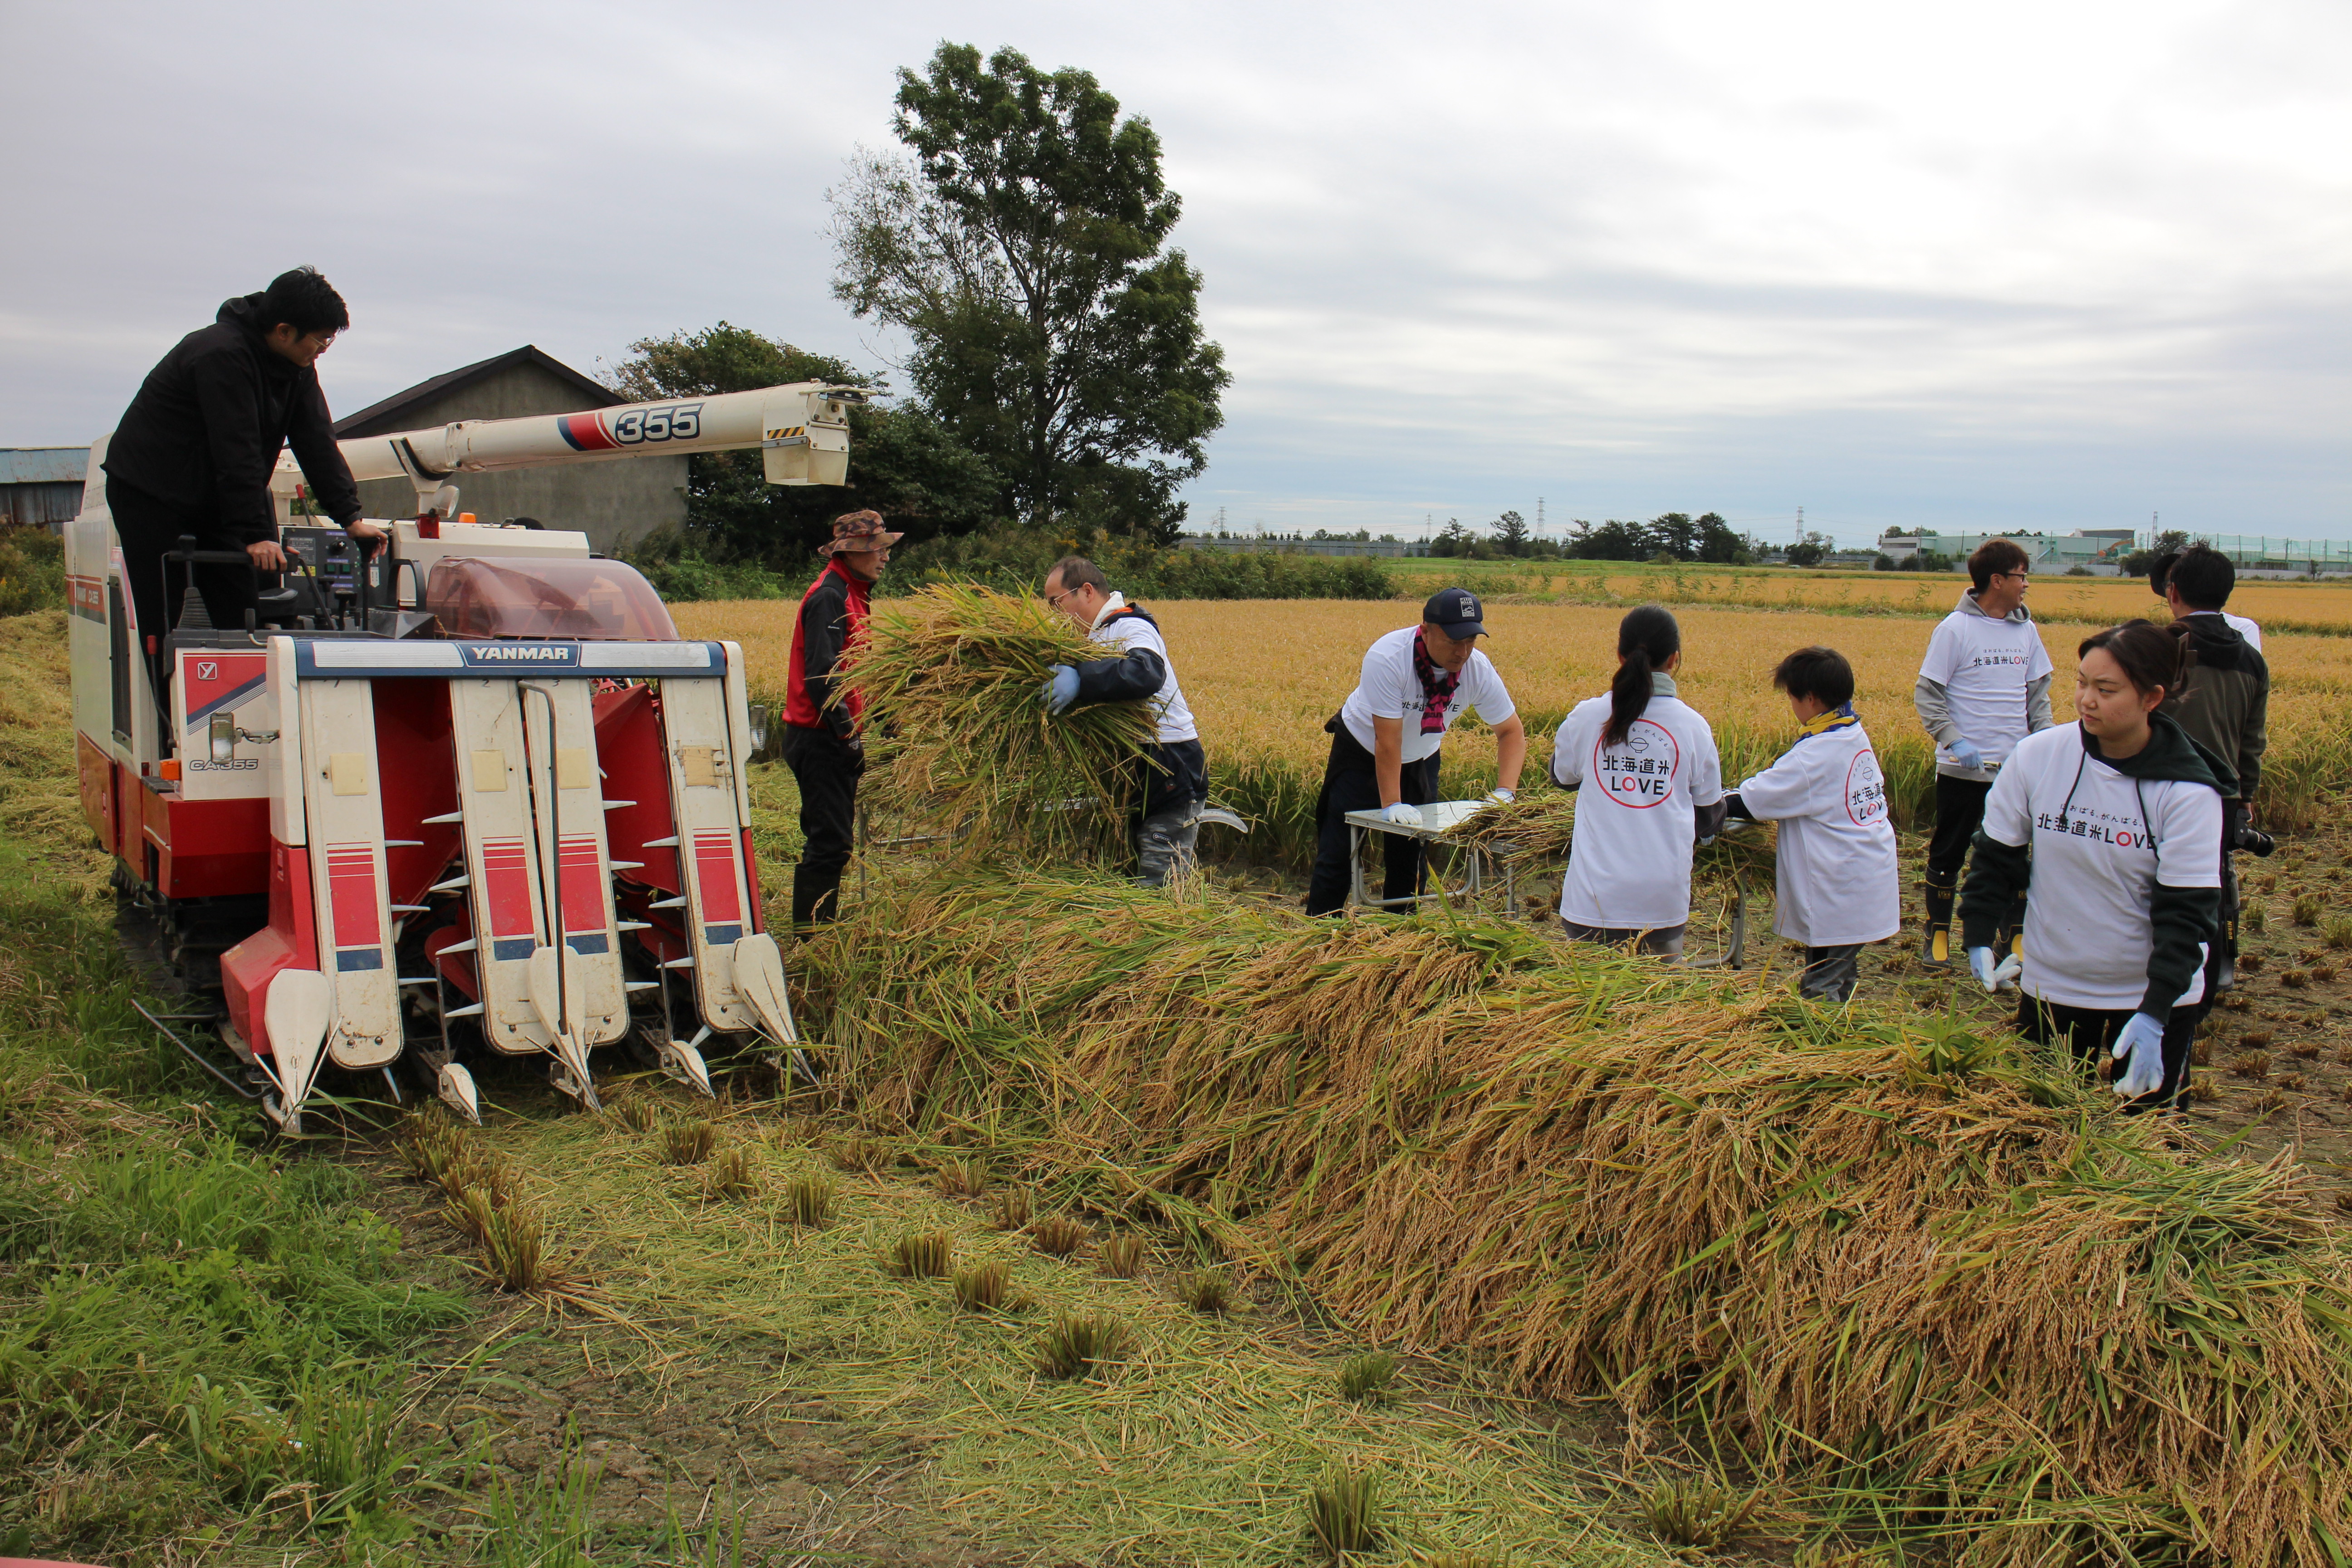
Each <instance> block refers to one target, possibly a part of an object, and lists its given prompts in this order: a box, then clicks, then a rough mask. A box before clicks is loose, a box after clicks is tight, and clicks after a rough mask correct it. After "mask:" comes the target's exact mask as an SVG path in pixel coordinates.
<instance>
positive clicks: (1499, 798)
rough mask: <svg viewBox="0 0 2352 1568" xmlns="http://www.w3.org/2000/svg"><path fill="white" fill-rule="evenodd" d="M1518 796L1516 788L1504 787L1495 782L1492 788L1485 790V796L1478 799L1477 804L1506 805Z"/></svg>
mask: <svg viewBox="0 0 2352 1568" xmlns="http://www.w3.org/2000/svg"><path fill="white" fill-rule="evenodd" d="M1518 798H1519V792H1518V791H1517V790H1515V789H1505V788H1503V787H1502V785H1500V784H1497V785H1496V786H1495V787H1494V788H1493V789H1490V790H1488V791H1487V792H1486V799H1484V800H1482V801H1480V802H1479V803H1478V804H1479V805H1510V804H1511V802H1513V801H1515V800H1517V799H1518Z"/></svg>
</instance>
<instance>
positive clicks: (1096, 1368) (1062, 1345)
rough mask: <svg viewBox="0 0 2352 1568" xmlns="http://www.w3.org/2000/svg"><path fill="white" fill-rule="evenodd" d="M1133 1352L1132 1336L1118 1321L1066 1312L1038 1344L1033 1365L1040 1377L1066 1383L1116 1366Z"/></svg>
mask: <svg viewBox="0 0 2352 1568" xmlns="http://www.w3.org/2000/svg"><path fill="white" fill-rule="evenodd" d="M1134 1353H1135V1335H1134V1334H1133V1333H1132V1332H1131V1331H1129V1329H1128V1327H1127V1325H1126V1324H1125V1323H1122V1322H1120V1321H1118V1319H1117V1318H1113V1317H1109V1316H1107V1315H1105V1314H1103V1313H1099V1312H1078V1313H1075V1314H1073V1313H1065V1314H1063V1315H1062V1316H1060V1317H1058V1318H1056V1319H1055V1320H1054V1325H1053V1327H1051V1328H1049V1329H1047V1330H1046V1331H1045V1337H1044V1339H1043V1340H1041V1341H1040V1342H1039V1343H1038V1346H1037V1361H1036V1366H1037V1371H1038V1373H1039V1374H1040V1375H1041V1376H1045V1377H1050V1378H1055V1379H1057V1380H1060V1381H1065V1382H1066V1381H1068V1380H1069V1379H1071V1378H1076V1377H1084V1376H1086V1375H1087V1374H1088V1373H1096V1372H1100V1371H1102V1370H1103V1369H1104V1368H1106V1367H1110V1366H1115V1365H1117V1364H1118V1363H1120V1362H1123V1361H1125V1360H1127V1359H1128V1358H1129V1356H1131V1355H1133V1354H1134Z"/></svg>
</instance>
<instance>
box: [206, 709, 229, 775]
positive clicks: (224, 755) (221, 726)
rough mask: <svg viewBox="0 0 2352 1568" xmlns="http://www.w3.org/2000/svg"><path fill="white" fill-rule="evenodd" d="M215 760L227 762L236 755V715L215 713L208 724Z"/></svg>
mask: <svg viewBox="0 0 2352 1568" xmlns="http://www.w3.org/2000/svg"><path fill="white" fill-rule="evenodd" d="M208 731H209V733H208V736H207V739H208V740H209V741H210V742H211V744H212V754H213V761H215V762H216V763H226V762H227V761H229V760H230V759H231V758H233V757H235V756H236V715H235V714H233V713H215V714H214V715H213V720H212V723H211V724H210V725H209V726H208Z"/></svg>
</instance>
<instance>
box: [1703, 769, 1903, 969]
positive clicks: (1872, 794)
mask: <svg viewBox="0 0 2352 1568" xmlns="http://www.w3.org/2000/svg"><path fill="white" fill-rule="evenodd" d="M1738 794H1739V803H1740V804H1741V805H1744V806H1746V807H1747V808H1748V815H1749V816H1755V817H1758V818H1760V819H1762V820H1764V821H1767V822H1777V823H1779V824H1780V847H1779V853H1778V855H1777V857H1776V858H1777V859H1778V860H1779V863H1780V864H1779V869H1778V872H1777V874H1776V875H1777V881H1778V888H1777V895H1776V897H1775V900H1774V908H1773V913H1772V929H1773V930H1774V931H1778V932H1780V935H1782V936H1784V937H1786V938H1788V939H1789V940H1790V942H1802V943H1804V944H1805V945H1806V946H1807V947H1845V946H1848V945H1850V944H1855V943H1860V942H1879V941H1883V940H1884V939H1885V938H1887V937H1890V936H1893V935H1894V934H1895V932H1896V931H1901V930H1902V929H1903V891H1902V883H1901V881H1900V879H1898V877H1897V875H1896V872H1895V824H1894V823H1893V822H1892V821H1890V820H1889V819H1888V817H1887V815H1886V775H1885V773H1881V772H1880V771H1879V768H1878V753H1877V752H1874V751H1873V750H1872V749H1871V744H1870V737H1869V736H1868V735H1866V734H1864V732H1863V728H1862V726H1861V725H1859V724H1841V725H1839V726H1838V727H1837V728H1836V729H1833V730H1824V731H1822V732H1821V733H1819V734H1817V735H1806V736H1804V737H1802V738H1801V739H1800V740H1799V741H1798V742H1797V743H1796V744H1795V745H1793V746H1791V747H1790V748H1789V749H1788V750H1787V751H1786V752H1782V753H1781V754H1780V759H1779V760H1778V761H1777V762H1775V763H1773V764H1772V765H1771V766H1770V767H1769V768H1766V769H1765V770H1764V771H1763V772H1762V773H1758V774H1757V775H1756V776H1755V777H1754V778H1751V779H1749V780H1748V782H1747V783H1746V784H1741V785H1740V786H1739V791H1738Z"/></svg>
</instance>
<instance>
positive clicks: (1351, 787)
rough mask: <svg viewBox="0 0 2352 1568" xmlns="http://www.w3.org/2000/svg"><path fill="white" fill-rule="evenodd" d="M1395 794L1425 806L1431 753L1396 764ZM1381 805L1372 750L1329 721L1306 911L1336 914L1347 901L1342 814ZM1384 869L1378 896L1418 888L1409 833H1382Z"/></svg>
mask: <svg viewBox="0 0 2352 1568" xmlns="http://www.w3.org/2000/svg"><path fill="white" fill-rule="evenodd" d="M1397 798H1398V799H1399V800H1402V801H1403V802H1404V803H1405V804H1406V805H1428V804H1429V803H1430V802H1431V801H1433V800H1435V799H1436V798H1437V753H1436V752H1431V753H1430V754H1429V755H1428V756H1426V757H1424V758H1423V759H1422V760H1421V761H1420V762H1417V763H1403V764H1402V765H1401V766H1400V767H1399V768H1398V769H1397ZM1380 808H1381V785H1380V779H1379V776H1378V775H1377V774H1376V773H1374V772H1373V771H1372V753H1371V752H1368V751H1366V750H1364V748H1363V747H1361V746H1360V745H1358V744H1357V743H1356V737H1354V736H1353V735H1350V734H1349V733H1348V727H1347V726H1346V725H1344V724H1341V723H1339V721H1337V720H1334V721H1332V725H1331V758H1330V761H1328V762H1327V763H1324V764H1323V793H1322V794H1321V795H1319V796H1318V797H1317V799H1316V802H1315V822H1316V830H1315V875H1314V876H1313V877H1312V878H1311V879H1309V880H1308V882H1307V913H1308V914H1310V915H1330V914H1337V913H1339V910H1342V909H1344V908H1345V907H1346V906H1347V902H1348V884H1349V866H1348V813H1349V812H1351V811H1378V810H1380ZM1381 839H1382V841H1383V842H1384V844H1385V846H1386V848H1385V850H1384V853H1385V855H1386V857H1387V866H1388V873H1387V878H1386V881H1385V883H1384V885H1383V887H1382V889H1381V891H1382V896H1384V897H1386V898H1391V899H1406V898H1411V897H1412V895H1413V894H1415V893H1417V892H1419V891H1421V846H1420V845H1419V844H1417V843H1415V842H1413V841H1412V839H1410V838H1399V837H1396V836H1395V835H1393V834H1382V835H1381Z"/></svg>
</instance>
